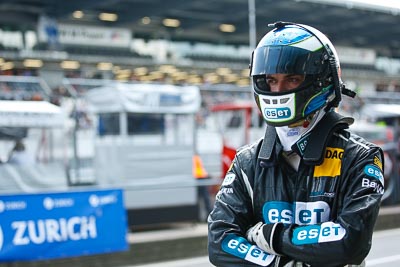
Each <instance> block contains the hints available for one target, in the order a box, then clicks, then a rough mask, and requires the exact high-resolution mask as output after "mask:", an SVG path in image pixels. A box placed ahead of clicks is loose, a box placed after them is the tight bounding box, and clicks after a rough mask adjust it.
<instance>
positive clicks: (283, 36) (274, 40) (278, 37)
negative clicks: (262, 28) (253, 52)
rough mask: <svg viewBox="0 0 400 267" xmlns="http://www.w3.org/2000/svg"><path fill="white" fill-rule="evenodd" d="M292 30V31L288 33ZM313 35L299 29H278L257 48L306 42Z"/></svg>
mask: <svg viewBox="0 0 400 267" xmlns="http://www.w3.org/2000/svg"><path fill="white" fill-rule="evenodd" d="M288 29H290V31H288ZM312 36H313V35H312V34H311V33H310V32H308V31H306V30H304V29H302V28H298V27H293V26H287V27H285V28H277V29H274V30H273V31H271V32H270V33H269V34H267V35H265V36H264V37H263V38H262V39H261V41H260V42H259V43H258V45H257V47H261V46H275V45H293V44H295V43H298V42H301V41H304V40H306V39H308V38H310V37H312Z"/></svg>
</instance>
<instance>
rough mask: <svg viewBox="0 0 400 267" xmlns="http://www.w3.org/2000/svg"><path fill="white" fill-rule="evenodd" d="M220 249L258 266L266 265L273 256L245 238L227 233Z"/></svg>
mask: <svg viewBox="0 0 400 267" xmlns="http://www.w3.org/2000/svg"><path fill="white" fill-rule="evenodd" d="M221 247H222V250H223V251H225V252H226V253H229V254H231V255H233V256H235V257H238V258H241V259H243V260H247V261H249V262H252V263H255V264H257V265H260V266H268V265H269V264H270V263H271V262H272V261H273V260H274V258H275V255H270V254H268V253H266V252H264V251H263V250H261V249H259V248H258V247H257V246H254V245H252V244H250V243H249V241H247V239H245V238H243V237H241V236H238V235H235V234H228V235H227V236H226V237H225V238H224V240H223V241H222V244H221Z"/></svg>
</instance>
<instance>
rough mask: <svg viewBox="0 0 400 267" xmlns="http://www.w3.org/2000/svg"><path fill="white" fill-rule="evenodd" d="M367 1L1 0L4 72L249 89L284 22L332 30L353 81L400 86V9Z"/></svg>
mask: <svg viewBox="0 0 400 267" xmlns="http://www.w3.org/2000/svg"><path fill="white" fill-rule="evenodd" d="M358 2H360V1H350V0H348V1H345V0H343V1H322V0H319V1H317V0H314V1H309V0H308V1H300V0H281V1H272V0H267V1H260V0H248V1H246V0H202V1H179V0H171V1H162V0H147V1H126V0H117V1H115V0H106V1H89V0H86V1H78V2H77V1H50V0H32V1H26V0H13V1H9V0H8V1H7V0H1V1H0V33H1V34H0V65H1V66H0V73H1V74H2V75H21V76H40V77H42V78H43V79H44V80H45V81H46V83H47V84H48V85H49V87H50V88H51V89H52V90H54V91H56V92H59V91H60V90H59V89H60V86H64V85H63V82H62V81H63V79H64V78H88V79H111V80H114V79H117V80H122V81H135V82H161V83H170V84H196V85H200V86H201V87H202V88H204V89H212V90H214V89H215V88H236V89H238V88H239V89H243V90H248V89H249V79H248V75H249V73H248V64H249V58H250V55H251V51H252V50H253V47H251V46H252V44H253V43H255V42H254V41H256V40H259V39H260V38H261V37H262V36H263V35H264V34H265V32H267V31H268V27H267V24H268V23H270V22H274V21H277V20H283V21H295V22H298V23H304V24H309V25H312V26H315V27H317V28H318V29H320V30H321V31H323V32H324V33H326V34H327V35H328V36H329V37H330V38H331V40H332V41H333V43H334V44H335V45H336V46H337V47H338V50H339V56H340V58H341V61H342V62H341V63H342V68H343V78H344V80H347V81H348V82H350V83H351V85H352V86H353V87H357V88H359V89H361V91H362V90H365V91H367V92H371V91H376V90H378V91H400V85H399V78H398V77H399V75H398V74H399V73H400V41H399V40H398V38H396V37H397V36H399V35H400V32H399V31H400V29H399V28H398V27H396V25H397V23H398V22H399V13H400V12H399V10H400V8H399V7H398V6H392V7H387V6H383V4H382V5H380V6H379V5H378V4H368V3H367V2H369V1H365V2H366V3H365V4H359V3H358ZM251 4H253V5H254V7H255V9H254V10H253V9H252V8H251V7H252V5H251ZM253 11H254V12H253ZM249 18H250V19H249ZM251 18H254V20H253V21H252V20H251ZM249 25H252V26H254V27H249ZM252 33H253V34H254V33H255V34H256V35H255V36H253V37H251V36H252ZM252 38H255V39H256V40H251V39H252ZM224 85H227V86H224ZM61 91H63V90H61Z"/></svg>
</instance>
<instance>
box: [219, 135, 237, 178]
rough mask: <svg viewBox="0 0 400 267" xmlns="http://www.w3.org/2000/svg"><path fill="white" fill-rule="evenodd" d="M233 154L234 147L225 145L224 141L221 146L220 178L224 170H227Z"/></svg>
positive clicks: (234, 152)
mask: <svg viewBox="0 0 400 267" xmlns="http://www.w3.org/2000/svg"><path fill="white" fill-rule="evenodd" d="M235 155H236V149H235V148H233V147H230V146H228V145H226V143H225V142H224V143H223V146H222V178H224V177H225V174H226V172H227V171H228V170H229V168H230V166H231V163H232V160H233V159H234V158H235Z"/></svg>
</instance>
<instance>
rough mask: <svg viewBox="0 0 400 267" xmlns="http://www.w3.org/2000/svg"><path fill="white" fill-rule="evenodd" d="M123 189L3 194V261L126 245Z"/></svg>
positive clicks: (0, 215) (0, 243)
mask: <svg viewBox="0 0 400 267" xmlns="http://www.w3.org/2000/svg"><path fill="white" fill-rule="evenodd" d="M126 234H127V221H126V213H125V208H124V204H123V192H122V190H119V189H115V190H114V189H113V190H99V191H97V190H96V191H75V192H66V193H41V194H18V195H3V196H0V261H3V262H4V261H28V260H44V259H52V258H64V257H75V256H82V255H90V254H100V253H110V252H115V251H122V250H127V249H128V244H127V241H126Z"/></svg>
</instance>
